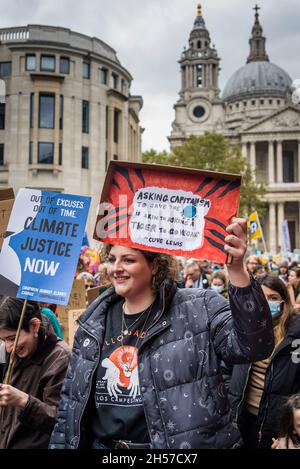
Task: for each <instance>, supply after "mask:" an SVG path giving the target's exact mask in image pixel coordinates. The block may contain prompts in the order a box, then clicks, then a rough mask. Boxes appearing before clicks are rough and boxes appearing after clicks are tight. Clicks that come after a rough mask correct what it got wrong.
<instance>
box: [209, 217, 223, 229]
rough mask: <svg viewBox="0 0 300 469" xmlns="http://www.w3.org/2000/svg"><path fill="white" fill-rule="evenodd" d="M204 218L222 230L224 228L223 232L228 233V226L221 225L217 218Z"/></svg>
mask: <svg viewBox="0 0 300 469" xmlns="http://www.w3.org/2000/svg"><path fill="white" fill-rule="evenodd" d="M204 218H205V220H207V221H210V222H211V223H214V224H215V225H218V226H220V227H221V228H223V230H225V231H226V226H225V225H224V224H223V223H221V222H220V221H219V220H216V218H211V217H204Z"/></svg>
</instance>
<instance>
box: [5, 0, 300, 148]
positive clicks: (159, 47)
mask: <svg viewBox="0 0 300 469" xmlns="http://www.w3.org/2000/svg"><path fill="white" fill-rule="evenodd" d="M255 3H256V2H255V0H205V1H203V2H202V4H203V16H204V19H205V22H206V26H207V28H208V30H209V32H210V35H211V39H212V43H214V44H215V46H216V49H217V51H218V54H219V56H220V57H221V67H222V70H221V72H220V88H221V90H223V88H224V85H225V83H226V81H227V80H228V79H229V77H230V76H231V75H232V73H233V72H235V71H236V70H237V69H238V68H240V67H241V66H242V65H244V64H245V61H246V58H247V55H248V53H249V46H248V39H249V36H250V33H251V28H252V26H253V21H254V11H253V10H252V8H253V7H254V6H255ZM197 4H198V2H197V0H12V1H7V0H0V28H5V27H11V26H25V25H27V24H45V25H46V24H47V25H52V26H64V27H67V28H70V29H72V30H73V31H78V32H81V33H84V34H87V35H89V36H96V37H99V38H100V39H102V40H103V41H105V42H107V43H108V44H109V45H110V46H111V47H113V48H114V49H115V50H116V52H117V55H118V58H119V60H120V62H121V64H122V65H123V66H124V67H125V68H127V69H128V70H129V72H130V73H131V74H132V76H133V77H134V81H133V84H132V88H131V94H139V95H142V97H143V99H144V108H143V110H142V112H141V116H140V117H141V125H142V126H143V127H144V128H145V132H144V134H143V150H147V149H149V148H151V147H152V148H155V149H156V150H163V149H167V150H168V149H169V142H168V140H167V138H166V137H167V135H169V134H170V130H171V122H172V121H173V120H174V110H173V105H174V103H175V102H176V100H177V99H178V92H179V88H180V73H179V64H178V60H179V57H180V54H181V52H182V50H183V47H184V46H187V44H188V37H189V34H190V31H191V29H192V26H193V23H194V20H195V18H196V12H197ZM258 4H259V6H261V10H260V19H261V23H262V25H263V29H264V34H265V36H266V37H267V52H268V54H269V58H270V60H271V61H272V62H273V63H275V64H277V65H279V66H281V67H282V68H284V69H285V70H286V71H287V72H288V73H289V74H290V76H291V78H292V79H295V78H300V27H299V25H300V0H285V1H281V2H279V1H278V0H258Z"/></svg>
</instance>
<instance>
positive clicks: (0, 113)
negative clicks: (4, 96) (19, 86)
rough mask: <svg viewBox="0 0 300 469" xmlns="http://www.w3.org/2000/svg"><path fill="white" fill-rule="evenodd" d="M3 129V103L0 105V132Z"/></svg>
mask: <svg viewBox="0 0 300 469" xmlns="http://www.w3.org/2000/svg"><path fill="white" fill-rule="evenodd" d="M3 129H5V103H0V130H3Z"/></svg>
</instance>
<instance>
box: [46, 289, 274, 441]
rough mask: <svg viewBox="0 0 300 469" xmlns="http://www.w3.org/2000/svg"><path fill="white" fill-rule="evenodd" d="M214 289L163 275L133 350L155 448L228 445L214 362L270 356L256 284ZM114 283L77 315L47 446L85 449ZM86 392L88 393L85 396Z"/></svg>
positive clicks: (233, 434) (234, 437)
mask: <svg viewBox="0 0 300 469" xmlns="http://www.w3.org/2000/svg"><path fill="white" fill-rule="evenodd" d="M230 293H231V295H230V302H231V310H230V307H229V303H228V301H227V300H225V299H224V298H223V297H221V296H219V295H217V294H216V293H214V292H213V291H208V290H205V291H204V290H199V289H190V288H188V289H177V287H176V285H175V284H174V283H173V282H170V281H165V282H164V283H163V284H162V286H161V290H160V308H159V311H158V312H157V314H156V316H155V318H154V321H153V324H152V326H151V327H150V328H149V330H148V332H147V334H146V337H145V339H144V341H143V344H142V346H141V348H140V350H139V356H138V357H139V382H140V389H141V395H142V399H143V405H144V411H145V417H146V421H147V425H148V430H149V435H150V438H151V442H152V446H153V448H157V449H158V448H163V449H164V448H183V449H184V448H186V449H189V448H231V447H233V446H234V445H237V443H238V442H239V440H240V435H239V431H238V429H237V428H236V426H234V425H232V422H231V417H230V411H229V402H228V398H227V394H226V390H225V385H224V382H223V379H222V375H221V371H220V366H219V364H220V360H221V359H225V360H226V361H228V362H230V363H245V362H246V363H247V362H252V361H253V360H258V359H262V358H265V357H267V356H268V355H270V353H271V351H272V349H273V346H274V342H273V330H272V320H271V314H270V311H269V308H268V304H267V302H266V300H265V298H264V295H263V293H262V290H261V288H260V286H259V285H258V284H257V283H256V282H255V281H254V280H252V281H251V285H249V286H248V287H246V288H235V287H231V288H230ZM116 299H118V297H117V295H116V294H115V292H114V290H113V289H109V290H108V291H106V292H105V293H103V295H102V296H101V297H99V298H98V299H97V300H96V301H95V302H94V303H93V304H92V305H91V306H90V307H89V308H88V309H87V310H86V311H85V313H84V314H83V315H82V316H81V317H80V319H79V321H78V322H79V328H78V330H77V334H76V337H75V342H74V348H73V354H72V358H71V362H70V366H69V369H68V372H67V376H66V380H65V383H64V386H63V391H62V395H61V402H60V406H59V411H58V416H57V422H56V425H55V429H54V432H53V434H52V438H51V444H50V448H57V449H59V448H70V449H76V448H81V447H88V443H87V441H86V436H87V435H88V431H87V430H88V428H89V426H90V425H87V424H88V423H89V424H91V420H89V415H88V409H89V407H90V406H89V405H88V404H89V402H90V401H91V400H92V397H93V396H92V395H91V394H92V393H91V390H92V381H93V376H94V375H95V370H96V368H97V366H98V363H99V359H100V354H101V347H102V344H103V340H104V332H105V317H106V315H107V313H108V311H109V307H110V305H111V303H112V302H114V301H116ZM89 397H91V399H90V400H89Z"/></svg>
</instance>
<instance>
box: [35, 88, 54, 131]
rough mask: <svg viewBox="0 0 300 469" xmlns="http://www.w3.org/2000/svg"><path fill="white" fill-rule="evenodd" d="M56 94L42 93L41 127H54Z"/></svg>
mask: <svg viewBox="0 0 300 469" xmlns="http://www.w3.org/2000/svg"><path fill="white" fill-rule="evenodd" d="M54 114H55V96H54V95H53V94H42V93H41V94H40V106H39V128H40V129H54Z"/></svg>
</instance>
